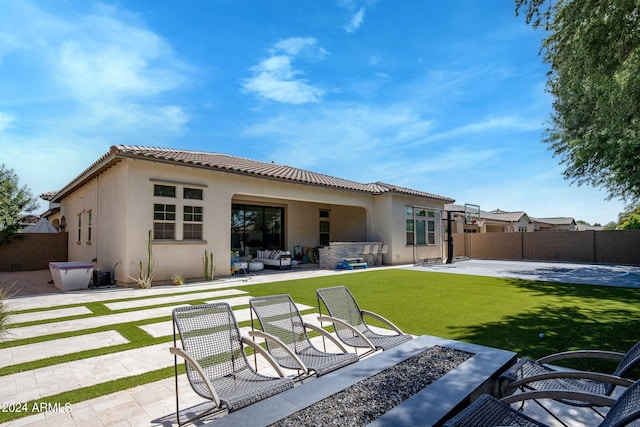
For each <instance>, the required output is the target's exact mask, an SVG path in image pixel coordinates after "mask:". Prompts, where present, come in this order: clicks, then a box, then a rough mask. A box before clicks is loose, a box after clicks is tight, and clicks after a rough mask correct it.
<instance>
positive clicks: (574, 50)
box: [515, 0, 640, 201]
mask: <svg viewBox="0 0 640 427" xmlns="http://www.w3.org/2000/svg"><path fill="white" fill-rule="evenodd" d="M515 1H516V14H519V13H522V12H524V14H525V16H526V21H527V23H528V24H531V25H533V26H534V27H536V28H540V27H541V28H544V29H545V30H547V31H548V32H549V33H548V36H547V37H546V38H545V39H544V41H543V43H542V48H541V54H542V55H543V59H544V62H546V63H548V64H549V65H550V67H551V69H550V71H549V73H548V80H547V90H548V92H549V93H551V95H552V96H553V109H554V112H553V113H552V117H551V126H550V127H549V128H548V129H547V130H546V133H545V137H544V140H545V142H546V143H548V144H550V148H551V149H552V150H553V151H554V153H555V154H556V155H557V156H559V157H560V158H561V164H563V165H564V166H565V171H564V177H565V178H566V179H568V180H570V181H572V182H574V183H576V184H578V185H582V184H589V185H592V186H594V187H599V188H603V189H604V190H606V191H607V193H608V196H609V198H613V197H621V198H623V199H626V200H629V201H637V200H639V199H640V25H639V24H638V22H639V21H640V2H639V1H638V0H515Z"/></svg>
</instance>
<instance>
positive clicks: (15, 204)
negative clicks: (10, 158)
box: [0, 164, 38, 234]
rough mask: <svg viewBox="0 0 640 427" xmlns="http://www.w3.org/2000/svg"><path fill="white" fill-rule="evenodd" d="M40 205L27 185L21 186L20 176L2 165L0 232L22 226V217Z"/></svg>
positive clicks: (0, 174) (3, 232)
mask: <svg viewBox="0 0 640 427" xmlns="http://www.w3.org/2000/svg"><path fill="white" fill-rule="evenodd" d="M37 207H38V200H37V199H36V198H35V197H33V196H32V195H31V190H29V188H28V187H27V186H26V185H25V186H22V187H20V182H19V180H18V176H17V175H16V174H15V172H13V170H11V169H7V168H5V166H4V164H2V165H0V233H2V234H9V233H13V232H15V231H17V230H18V229H19V228H20V220H21V219H22V217H23V216H24V215H25V214H27V213H29V212H33V211H34V210H35V209H36V208H37Z"/></svg>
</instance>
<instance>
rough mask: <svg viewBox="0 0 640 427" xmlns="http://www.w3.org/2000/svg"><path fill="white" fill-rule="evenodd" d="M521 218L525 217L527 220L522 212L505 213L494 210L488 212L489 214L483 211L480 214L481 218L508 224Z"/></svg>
mask: <svg viewBox="0 0 640 427" xmlns="http://www.w3.org/2000/svg"><path fill="white" fill-rule="evenodd" d="M523 216H526V217H527V218H528V215H527V214H526V213H525V212H523V211H517V212H506V211H501V210H500V209H496V210H493V211H489V212H484V211H483V212H482V213H481V214H480V217H481V218H485V219H495V220H499V221H509V222H517V221H520V218H522V217H523Z"/></svg>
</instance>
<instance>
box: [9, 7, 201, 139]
mask: <svg viewBox="0 0 640 427" xmlns="http://www.w3.org/2000/svg"><path fill="white" fill-rule="evenodd" d="M10 15H11V16H10V17H9V18H5V20H4V21H0V22H4V23H8V24H11V23H13V24H11V25H10V29H11V34H12V36H11V38H10V39H8V38H6V37H5V38H4V39H6V40H8V41H6V42H5V46H8V45H9V44H10V45H11V49H12V50H13V51H14V52H15V53H16V55H23V56H25V57H28V58H30V59H31V61H29V62H33V64H32V66H31V68H30V69H29V70H27V71H28V72H34V70H42V73H41V78H40V79H39V81H38V84H40V85H41V86H42V87H39V90H38V95H39V97H40V99H46V98H49V99H55V98H65V99H66V100H67V101H70V102H71V104H72V105H75V106H76V108H77V110H76V111H75V112H74V111H69V110H66V111H65V114H64V116H63V117H62V118H61V121H62V122H64V121H65V120H69V121H75V122H76V123H77V120H74V117H73V116H72V115H73V114H78V115H79V116H82V117H84V116H86V115H87V113H88V112H90V113H91V115H92V117H93V120H95V121H96V122H100V121H102V122H105V123H106V122H107V121H108V128H107V131H108V130H111V129H114V128H124V127H125V126H132V125H133V126H134V127H135V126H140V127H146V124H147V123H145V120H146V119H149V118H151V117H153V114H151V113H152V112H153V111H154V110H157V109H158V108H163V107H162V100H159V97H162V96H163V95H164V94H166V93H167V92H169V91H171V90H173V89H176V88H178V87H179V86H180V85H182V84H183V83H184V82H185V81H186V78H185V77H184V73H185V71H188V67H187V66H186V65H185V64H183V63H182V62H181V61H180V60H179V59H178V58H177V57H176V55H175V54H174V52H173V51H172V48H171V46H170V45H169V44H168V43H167V42H166V41H165V40H164V39H163V38H162V37H160V36H158V35H157V34H156V33H154V32H152V31H150V30H149V29H147V28H145V26H144V24H143V23H141V22H139V21H138V20H137V19H136V18H135V17H133V16H132V15H130V14H129V13H128V12H126V11H124V10H121V9H118V8H116V7H111V6H105V5H102V4H97V5H95V7H94V8H93V9H92V10H91V12H89V13H84V14H82V13H81V14H77V15H74V16H69V17H67V16H62V15H60V16H57V15H54V14H52V13H48V12H46V11H44V10H43V9H40V8H38V7H37V6H35V5H33V4H31V3H28V2H20V6H19V7H18V6H16V5H15V4H14V7H13V8H12V9H11V14H10ZM17 23H22V24H23V25H19V24H17ZM2 40H3V37H1V36H0V46H1V45H2ZM5 48H6V47H5ZM0 50H1V48H0ZM25 62H26V61H25ZM52 83H53V84H52ZM151 99H153V105H152V106H149V103H150V100H151ZM16 102H20V100H16ZM35 102H37V100H35ZM122 105H125V106H126V105H130V106H134V108H133V110H135V111H137V112H140V115H139V116H138V120H132V119H133V118H131V117H126V120H125V121H115V122H114V118H116V117H115V116H114V115H113V114H107V115H106V116H105V117H102V118H101V117H100V112H109V111H113V110H116V109H118V108H120V107H121V106H122ZM147 108H149V111H148V112H147V111H145V109H147ZM121 118H125V117H124V116H121ZM154 122H155V120H154ZM181 123H182V124H183V123H185V121H184V117H181V118H180V119H179V120H178V121H176V122H172V123H167V126H168V127H170V128H172V127H175V126H176V125H179V124H181ZM154 125H157V122H156V123H154Z"/></svg>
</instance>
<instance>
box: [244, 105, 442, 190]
mask: <svg viewBox="0 0 640 427" xmlns="http://www.w3.org/2000/svg"><path fill="white" fill-rule="evenodd" d="M431 128H432V123H431V121H429V120H428V119H425V118H424V117H421V116H420V115H419V114H418V113H417V112H415V111H413V110H411V109H409V108H406V107H402V106H398V105H393V106H388V107H379V108H378V107H371V106H367V105H352V104H342V105H340V104H334V105H330V106H329V107H328V108H323V107H319V106H313V107H309V108H308V109H307V110H306V111H299V110H298V111H296V113H295V115H290V114H288V113H282V114H280V115H278V116H276V117H272V118H269V119H267V120H264V121H263V122H261V123H256V124H254V125H252V126H250V127H248V128H247V129H245V132H244V135H245V136H246V137H249V138H251V139H255V140H270V141H274V144H273V147H275V149H274V150H273V151H272V152H270V153H269V155H270V156H271V158H273V159H280V160H278V161H279V162H284V163H287V162H289V164H291V163H293V164H295V165H296V166H298V167H302V168H309V169H311V170H325V171H326V168H327V167H332V168H334V169H335V170H336V172H335V174H336V175H337V176H342V177H345V176H346V175H350V176H351V177H352V178H351V179H354V178H353V177H354V176H355V175H359V176H360V177H359V179H364V180H366V178H365V176H369V175H371V172H372V168H373V167H374V164H375V163H376V162H380V161H382V159H384V161H385V162H387V161H393V158H394V157H395V156H396V154H395V153H394V151H395V147H397V146H400V145H405V144H410V143H412V142H413V141H415V140H416V139H420V138H424V137H425V136H427V135H428V134H429V132H430V130H431ZM340 169H343V171H340ZM345 170H348V171H349V174H346V173H345V172H344V171H345Z"/></svg>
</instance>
